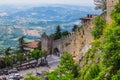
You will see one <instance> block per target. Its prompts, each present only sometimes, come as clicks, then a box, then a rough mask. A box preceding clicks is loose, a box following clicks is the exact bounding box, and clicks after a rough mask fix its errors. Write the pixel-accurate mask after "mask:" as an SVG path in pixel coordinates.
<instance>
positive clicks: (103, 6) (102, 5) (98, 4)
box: [94, 0, 107, 11]
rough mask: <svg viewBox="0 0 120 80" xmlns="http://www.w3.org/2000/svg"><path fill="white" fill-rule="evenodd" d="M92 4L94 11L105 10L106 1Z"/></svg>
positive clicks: (102, 0)
mask: <svg viewBox="0 0 120 80" xmlns="http://www.w3.org/2000/svg"><path fill="white" fill-rule="evenodd" d="M94 3H95V5H96V7H95V9H101V10H102V11H105V10H106V8H107V6H106V5H107V2H106V0H94Z"/></svg>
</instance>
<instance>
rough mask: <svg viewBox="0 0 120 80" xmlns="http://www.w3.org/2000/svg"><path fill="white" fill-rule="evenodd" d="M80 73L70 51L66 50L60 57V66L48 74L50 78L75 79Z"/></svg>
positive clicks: (53, 79) (57, 79) (59, 79)
mask: <svg viewBox="0 0 120 80" xmlns="http://www.w3.org/2000/svg"><path fill="white" fill-rule="evenodd" d="M78 75H79V70H78V66H77V65H76V64H75V63H74V60H73V57H72V55H71V54H70V53H68V52H64V54H63V55H62V56H61V58H60V64H59V66H58V68H57V69H56V70H55V71H53V72H51V73H50V74H48V79H49V80H75V78H77V77H78Z"/></svg>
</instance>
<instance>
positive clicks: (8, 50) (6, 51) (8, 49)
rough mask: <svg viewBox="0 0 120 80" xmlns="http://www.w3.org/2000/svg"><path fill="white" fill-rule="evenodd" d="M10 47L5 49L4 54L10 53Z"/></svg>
mask: <svg viewBox="0 0 120 80" xmlns="http://www.w3.org/2000/svg"><path fill="white" fill-rule="evenodd" d="M10 51H11V47H8V48H6V49H5V55H10Z"/></svg>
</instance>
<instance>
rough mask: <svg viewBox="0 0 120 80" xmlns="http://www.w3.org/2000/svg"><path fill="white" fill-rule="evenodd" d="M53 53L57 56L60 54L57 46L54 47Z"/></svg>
mask: <svg viewBox="0 0 120 80" xmlns="http://www.w3.org/2000/svg"><path fill="white" fill-rule="evenodd" d="M53 54H54V55H57V56H60V51H59V49H58V48H54V50H53Z"/></svg>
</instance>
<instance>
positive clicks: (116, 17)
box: [111, 0, 120, 25]
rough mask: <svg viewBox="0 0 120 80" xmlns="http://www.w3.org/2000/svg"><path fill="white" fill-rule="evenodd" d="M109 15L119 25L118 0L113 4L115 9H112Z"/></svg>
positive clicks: (119, 6)
mask: <svg viewBox="0 0 120 80" xmlns="http://www.w3.org/2000/svg"><path fill="white" fill-rule="evenodd" d="M111 17H112V19H113V20H115V22H116V23H117V24H118V25H120V0H119V2H118V3H117V4H116V5H115V9H114V10H113V11H112V14H111Z"/></svg>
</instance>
